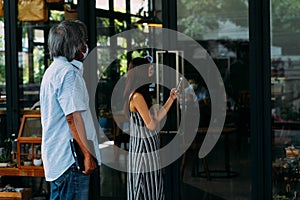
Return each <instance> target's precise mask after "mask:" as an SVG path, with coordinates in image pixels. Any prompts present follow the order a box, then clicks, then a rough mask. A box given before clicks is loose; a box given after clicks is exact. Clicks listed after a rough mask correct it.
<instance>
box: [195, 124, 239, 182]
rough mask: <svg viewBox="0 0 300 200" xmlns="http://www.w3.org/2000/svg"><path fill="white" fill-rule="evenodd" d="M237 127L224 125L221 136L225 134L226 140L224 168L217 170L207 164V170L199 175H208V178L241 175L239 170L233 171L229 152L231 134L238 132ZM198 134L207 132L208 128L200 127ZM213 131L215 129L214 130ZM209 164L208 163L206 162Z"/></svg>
mask: <svg viewBox="0 0 300 200" xmlns="http://www.w3.org/2000/svg"><path fill="white" fill-rule="evenodd" d="M236 130H237V129H236V128H235V127H224V128H223V130H222V133H221V135H220V136H222V135H224V136H225V141H224V169H221V170H216V169H209V167H208V166H206V169H205V171H201V172H199V173H198V176H199V177H206V178H207V179H208V180H209V179H210V178H232V177H236V176H238V175H239V173H238V172H235V171H232V170H231V169H230V152H229V150H230V149H229V147H230V144H229V135H230V134H233V133H236ZM197 133H198V134H206V133H207V128H199V129H198V131H197ZM212 133H213V131H212ZM206 165H207V164H206Z"/></svg>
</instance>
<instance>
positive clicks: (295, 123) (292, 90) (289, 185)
mask: <svg viewBox="0 0 300 200" xmlns="http://www.w3.org/2000/svg"><path fill="white" fill-rule="evenodd" d="M270 9H271V16H270V19H271V27H270V29H271V36H270V37H271V101H272V118H273V151H272V152H273V156H272V158H273V165H272V166H273V175H274V177H273V192H274V193H273V196H274V197H275V198H277V199H279V198H281V199H283V198H290V199H292V198H298V195H299V192H300V189H299V187H298V185H296V183H297V182H298V181H299V170H298V169H299V155H300V154H299V149H300V137H299V136H300V135H299V133H300V93H299V86H300V41H299V39H298V38H299V37H300V25H299V17H300V14H299V13H300V2H299V1H294V0H287V1H284V2H282V1H279V0H272V1H271V7H270Z"/></svg>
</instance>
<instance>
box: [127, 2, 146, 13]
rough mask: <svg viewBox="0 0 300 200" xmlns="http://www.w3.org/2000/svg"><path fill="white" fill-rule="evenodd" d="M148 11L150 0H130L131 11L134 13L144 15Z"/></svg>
mask: <svg viewBox="0 0 300 200" xmlns="http://www.w3.org/2000/svg"><path fill="white" fill-rule="evenodd" d="M144 12H148V1H145V0H130V13H131V14H134V15H142V16H143V15H144Z"/></svg>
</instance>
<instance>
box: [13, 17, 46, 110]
mask: <svg viewBox="0 0 300 200" xmlns="http://www.w3.org/2000/svg"><path fill="white" fill-rule="evenodd" d="M18 30H19V31H20V33H19V34H20V35H21V36H22V45H21V48H20V49H19V82H20V86H19V87H20V90H19V91H20V94H19V95H20V107H21V109H30V108H31V107H32V106H33V105H34V104H35V103H36V102H37V101H39V88H40V82H41V79H42V75H43V74H44V71H45V66H47V62H48V61H47V60H45V56H47V53H46V51H45V44H44V42H45V38H44V30H43V26H42V25H40V26H39V25H37V24H33V23H32V22H24V23H22V24H21V23H20V28H19V29H18Z"/></svg>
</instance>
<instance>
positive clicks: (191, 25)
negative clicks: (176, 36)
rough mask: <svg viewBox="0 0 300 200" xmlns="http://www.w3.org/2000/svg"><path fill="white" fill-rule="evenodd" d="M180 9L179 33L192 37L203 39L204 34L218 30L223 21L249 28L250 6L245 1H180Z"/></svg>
mask: <svg viewBox="0 0 300 200" xmlns="http://www.w3.org/2000/svg"><path fill="white" fill-rule="evenodd" d="M178 8H180V9H178V13H179V16H178V19H179V20H178V25H179V27H180V28H179V29H180V30H179V31H181V30H182V31H183V32H184V33H185V34H187V35H189V36H191V37H196V38H199V39H201V38H203V35H204V34H206V33H209V32H210V31H212V30H215V29H217V28H218V25H219V22H222V21H223V22H225V21H230V22H232V23H234V24H235V25H237V26H242V27H248V17H247V16H248V4H247V1H245V0H227V1H222V0H198V1H191V0H180V1H178Z"/></svg>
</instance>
